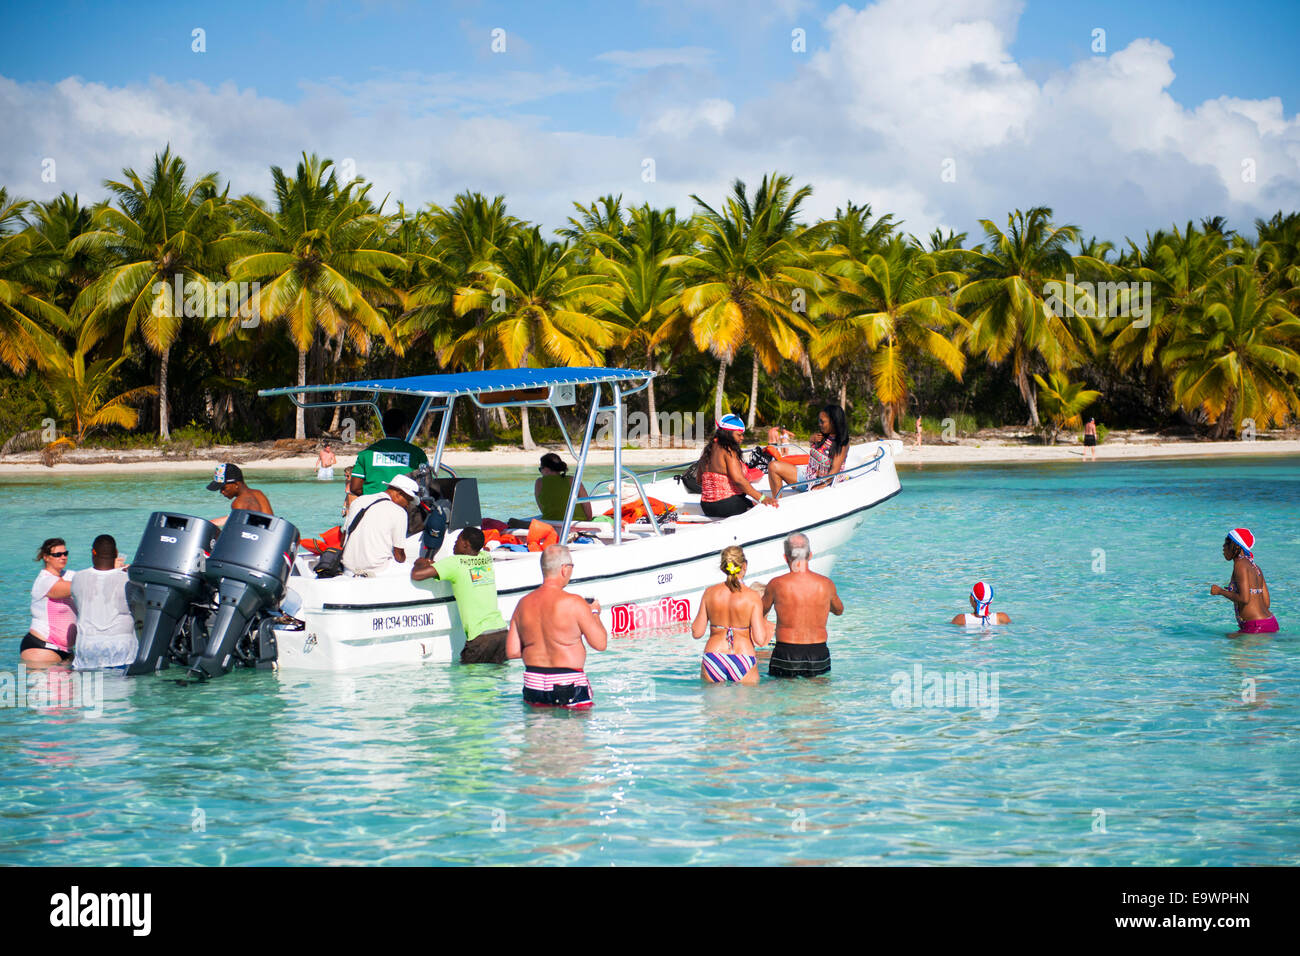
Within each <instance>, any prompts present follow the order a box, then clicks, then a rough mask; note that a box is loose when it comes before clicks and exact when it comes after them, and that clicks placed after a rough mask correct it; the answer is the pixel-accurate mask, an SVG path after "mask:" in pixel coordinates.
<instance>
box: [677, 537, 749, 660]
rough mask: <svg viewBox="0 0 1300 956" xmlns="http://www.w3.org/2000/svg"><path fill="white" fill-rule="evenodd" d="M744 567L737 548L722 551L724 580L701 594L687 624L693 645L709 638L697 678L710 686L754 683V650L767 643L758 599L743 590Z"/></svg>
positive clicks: (747, 589)
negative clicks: (694, 641)
mask: <svg viewBox="0 0 1300 956" xmlns="http://www.w3.org/2000/svg"><path fill="white" fill-rule="evenodd" d="M748 566H749V565H748V563H747V562H746V561H745V552H744V551H743V550H742V549H741V548H740V547H739V546H738V545H734V544H733V545H730V546H728V547H725V548H723V549H722V571H723V573H724V574H726V575H727V579H726V580H725V581H723V582H722V583H721V584H715V585H713V586H712V587H710V588H708V589H707V590H705V592H704V597H703V598H701V599H700V613H699V614H697V615H695V621H694V623H693V624H691V636H692V637H694V638H695V639H696V640H697V641H698V640H699V639H700V638H701V637H703V636H704V635H705V633H708V634H709V640H708V641H707V642H706V643H705V645H704V660H703V663H702V664H701V665H700V678H701V679H703V680H706V681H710V682H712V683H714V684H757V683H758V658H757V657H756V656H755V654H754V648H755V647H756V646H757V647H762V646H763V645H764V644H766V643H767V638H768V634H767V620H766V619H765V618H764V616H763V599H762V597H761V596H760V595H759V593H758V592H757V591H753V590H750V589H749V588H748V587H746V586H745V583H744V581H745V570H746V568H747V567H748ZM742 621H743V622H744V623H743V624H742V623H741V622H742ZM742 632H743V633H742Z"/></svg>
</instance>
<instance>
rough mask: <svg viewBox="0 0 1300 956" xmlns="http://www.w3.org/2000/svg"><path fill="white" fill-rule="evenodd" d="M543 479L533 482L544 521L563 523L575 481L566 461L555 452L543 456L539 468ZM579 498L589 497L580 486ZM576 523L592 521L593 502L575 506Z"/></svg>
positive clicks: (585, 490) (535, 496)
mask: <svg viewBox="0 0 1300 956" xmlns="http://www.w3.org/2000/svg"><path fill="white" fill-rule="evenodd" d="M537 470H538V471H540V472H541V473H542V477H540V478H538V479H537V480H536V481H535V482H533V498H534V499H536V501H537V508H538V510H539V511H540V512H541V515H542V520H544V521H563V520H564V506H565V505H567V504H568V503H569V491H570V489H572V488H573V479H572V478H570V477H569V474H568V472H569V466H568V465H567V464H565V462H564V459H563V458H561V457H560V456H559V455H557V454H556V453H555V452H553V451H548V452H547V453H546V454H545V455H543V456H542V462H541V464H540V465H539V466H538V468H537ZM578 497H579V498H585V497H587V489H586V488H585V487H584V486H583V485H581V484H579V485H578ZM573 520H574V521H590V520H591V502H590V501H583V502H579V503H578V504H575V505H574V506H573Z"/></svg>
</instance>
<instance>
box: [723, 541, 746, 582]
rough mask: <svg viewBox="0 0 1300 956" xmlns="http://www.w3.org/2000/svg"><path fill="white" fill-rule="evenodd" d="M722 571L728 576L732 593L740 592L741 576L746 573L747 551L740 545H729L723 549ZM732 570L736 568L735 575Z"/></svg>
mask: <svg viewBox="0 0 1300 956" xmlns="http://www.w3.org/2000/svg"><path fill="white" fill-rule="evenodd" d="M721 566H722V570H723V572H724V573H725V574H726V575H727V587H728V588H730V589H731V590H732V591H739V590H740V576H741V575H742V574H744V573H745V549H744V548H742V547H741V546H740V545H738V544H729V545H727V547H725V548H723V549H722V562H721ZM731 568H735V569H736V572H735V573H734V574H733V573H732V572H731V570H730V569H731Z"/></svg>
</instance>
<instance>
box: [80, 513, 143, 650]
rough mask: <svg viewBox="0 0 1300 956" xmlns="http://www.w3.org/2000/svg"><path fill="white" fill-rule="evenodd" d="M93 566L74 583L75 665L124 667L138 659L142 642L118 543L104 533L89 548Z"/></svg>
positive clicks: (81, 573) (82, 572)
mask: <svg viewBox="0 0 1300 956" xmlns="http://www.w3.org/2000/svg"><path fill="white" fill-rule="evenodd" d="M90 563H91V566H90V567H89V568H87V569H86V570H84V571H78V572H77V576H76V578H75V579H74V580H73V582H72V603H73V606H74V607H76V609H77V644H76V655H75V656H74V658H73V661H72V666H73V667H74V668H76V669H77V670H93V669H95V668H99V667H125V666H126V665H128V664H130V663H131V662H132V661H134V660H135V658H136V654H137V653H138V652H139V641H138V640H137V639H136V636H135V618H133V617H132V616H131V608H130V606H129V605H128V604H127V602H126V585H127V576H126V571H125V565H124V564H123V563H122V559H121V558H119V557H118V556H117V541H115V540H114V539H113V536H112V535H107V534H101V535H100V536H99V537H97V538H96V539H95V541H94V543H93V544H92V545H91V546H90Z"/></svg>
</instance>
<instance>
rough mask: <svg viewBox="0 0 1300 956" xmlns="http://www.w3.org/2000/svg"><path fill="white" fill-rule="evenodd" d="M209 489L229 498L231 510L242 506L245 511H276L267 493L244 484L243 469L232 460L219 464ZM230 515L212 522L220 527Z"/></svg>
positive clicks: (267, 512)
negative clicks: (272, 507) (233, 463)
mask: <svg viewBox="0 0 1300 956" xmlns="http://www.w3.org/2000/svg"><path fill="white" fill-rule="evenodd" d="M208 491H219V492H221V494H222V495H224V496H225V497H227V498H229V499H230V510H231V511H234V510H235V509H236V508H240V509H242V510H244V511H260V512H261V513H262V514H264V515H269V514H274V513H275V512H273V511H272V510H271V502H270V501H269V500H267V497H266V495H264V494H263V493H262V492H260V491H258V490H257V489H256V488H250V487H248V485H246V484H244V472H243V470H242V469H240V467H239V466H238V465H232V464H231V463H230V462H226V463H225V464H224V465H217V470H216V471H215V472H213V474H212V480H211V481H209V482H208ZM228 517H229V515H226V516H223V517H221V518H217V519H215V520H214V521H213V522H212V523H213V524H215V525H216V526H217V527H218V528H220V527H221V526H222V525H224V524H225V523H226V519H227V518H228Z"/></svg>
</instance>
